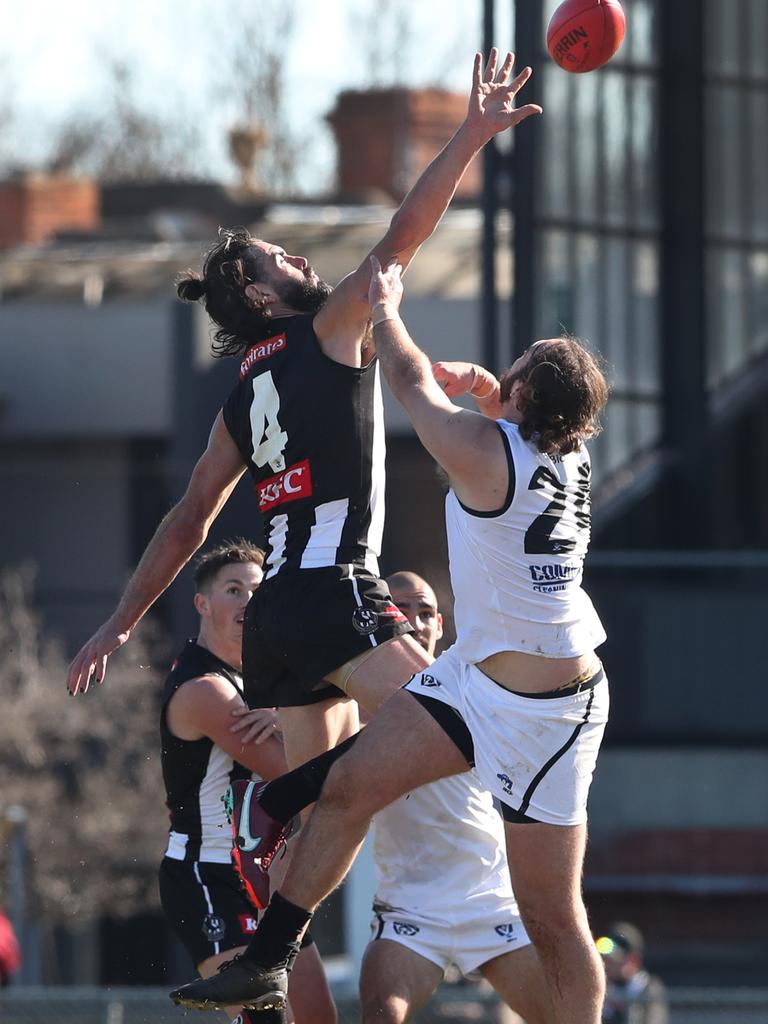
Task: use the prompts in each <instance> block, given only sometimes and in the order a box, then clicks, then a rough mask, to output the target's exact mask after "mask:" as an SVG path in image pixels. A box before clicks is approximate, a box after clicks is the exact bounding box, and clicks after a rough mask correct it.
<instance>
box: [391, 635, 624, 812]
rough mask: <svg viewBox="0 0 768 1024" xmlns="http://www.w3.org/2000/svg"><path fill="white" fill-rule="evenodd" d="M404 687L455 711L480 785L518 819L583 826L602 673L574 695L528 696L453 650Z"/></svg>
mask: <svg viewBox="0 0 768 1024" xmlns="http://www.w3.org/2000/svg"><path fill="white" fill-rule="evenodd" d="M406 689H407V690H409V691H410V692H411V693H413V694H416V695H418V696H423V697H431V698H432V699H434V700H437V701H440V702H442V703H444V704H447V705H448V706H449V707H452V708H454V709H455V711H456V712H458V714H459V716H460V717H461V718H462V720H463V721H464V723H465V724H466V726H467V728H468V729H469V732H470V734H471V736H472V741H473V744H474V753H475V765H476V768H477V774H478V775H479V777H480V781H481V782H482V784H483V785H484V786H486V787H487V788H488V789H489V790H490V791H491V793H493V795H494V796H496V797H498V799H499V800H500V801H501V803H502V804H504V805H505V807H506V808H510V809H511V810H512V812H514V814H516V815H518V816H519V820H533V821H536V822H543V823H546V824H550V825H580V824H582V823H583V822H585V821H586V820H587V795H588V793H589V787H590V783H591V782H592V775H593V772H594V770H595V763H596V761H597V752H598V750H599V748H600V741H601V740H602V738H603V732H604V731H605V724H606V722H607V720H608V705H609V698H608V682H607V680H606V678H605V673H604V672H603V671H602V669H601V670H600V672H599V673H598V674H597V676H596V677H595V680H594V683H593V684H592V685H587V686H586V687H585V688H584V689H582V690H580V691H579V692H578V693H573V694H569V695H566V696H564V697H550V696H547V697H528V696H522V695H519V694H517V693H512V692H510V691H509V690H507V689H505V688H504V687H503V686H500V685H499V684H498V683H495V682H494V681H493V680H492V679H489V678H488V676H486V675H485V674H484V673H483V672H481V671H480V669H478V668H477V667H476V666H475V665H468V664H466V663H465V662H462V661H461V660H460V659H459V658H458V656H457V654H456V653H455V648H453V647H451V648H449V649H448V650H447V651H445V652H444V653H443V654H441V655H440V657H439V658H438V659H437V660H436V661H435V662H434V663H433V664H432V665H430V666H429V668H428V669H426V670H425V671H424V672H420V673H418V675H415V676H414V677H413V679H412V680H411V681H410V682H409V683H408V684H407V686H406ZM436 717H437V716H436ZM438 721H439V718H438ZM505 817H508V815H505ZM508 820H509V819H508ZM513 820H514V819H513Z"/></svg>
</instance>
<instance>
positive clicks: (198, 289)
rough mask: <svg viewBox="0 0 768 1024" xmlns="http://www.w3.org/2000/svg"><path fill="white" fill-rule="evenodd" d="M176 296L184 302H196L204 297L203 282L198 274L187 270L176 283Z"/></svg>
mask: <svg viewBox="0 0 768 1024" xmlns="http://www.w3.org/2000/svg"><path fill="white" fill-rule="evenodd" d="M176 294H177V295H178V296H179V298H180V299H184V301H185V302H197V301H198V300H199V299H202V297H203V296H204V295H205V281H204V280H203V279H202V277H200V275H199V274H195V273H193V272H192V271H191V270H188V271H187V273H186V274H183V275H182V276H181V277H180V278H179V280H178V281H177V282H176Z"/></svg>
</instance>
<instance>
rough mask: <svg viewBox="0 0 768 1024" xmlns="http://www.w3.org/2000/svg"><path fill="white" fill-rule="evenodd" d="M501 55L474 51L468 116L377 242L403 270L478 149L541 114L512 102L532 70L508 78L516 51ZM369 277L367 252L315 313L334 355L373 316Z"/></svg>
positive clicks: (344, 357) (355, 341)
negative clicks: (484, 55) (484, 56)
mask: <svg viewBox="0 0 768 1024" xmlns="http://www.w3.org/2000/svg"><path fill="white" fill-rule="evenodd" d="M498 57H499V54H498V51H497V50H496V48H495V47H494V49H492V50H491V53H490V56H489V58H488V62H487V64H486V65H485V68H484V69H483V64H482V54H479V53H478V54H475V62H474V68H473V72H472V89H471V91H470V96H469V104H468V108H467V116H466V118H465V119H464V121H463V122H462V124H461V126H460V127H459V128H458V130H457V131H456V133H455V135H454V136H453V138H452V139H451V140H450V142H448V144H447V145H446V146H445V147H444V149H443V150H442V151H441V152H440V153H438V155H437V156H436V157H435V158H434V160H433V161H432V162H431V163H430V164H429V166H428V167H427V168H426V170H425V171H424V172H423V174H422V175H421V177H420V178H419V179H418V181H417V182H416V184H415V185H414V186H413V188H412V189H411V190H410V192H409V193H408V195H407V196H406V197H405V199H404V200H403V202H402V204H401V206H400V208H399V210H398V211H397V213H395V215H394V217H393V218H392V222H391V224H390V226H389V229H388V231H387V233H386V234H385V236H384V237H383V238H382V240H381V242H379V243H378V245H376V246H374V248H373V250H372V253H373V255H375V256H376V257H377V258H378V259H379V261H380V262H381V263H382V265H387V264H388V263H390V262H391V261H392V260H393V259H396V260H397V262H398V263H399V264H400V266H401V267H402V268H403V269H405V268H406V267H407V266H408V264H409V263H410V261H411V260H412V259H413V257H414V255H415V254H416V252H417V250H418V249H419V247H420V246H421V245H422V244H423V243H424V242H425V241H426V240H427V239H428V238H429V236H430V235H431V234H432V233H433V231H434V230H435V228H436V227H437V225H438V224H439V223H440V220H441V219H442V217H443V214H444V213H445V211H446V210H447V208H448V205H449V203H450V201H451V199H452V198H453V195H454V193H455V191H456V187H457V186H458V184H459V182H460V181H461V179H462V177H463V175H464V172H465V171H466V169H467V167H469V165H470V163H471V162H472V160H473V158H474V157H475V156H476V154H477V153H479V152H480V150H481V149H482V148H483V146H485V144H486V143H487V142H489V141H490V139H492V138H493V137H494V136H495V135H497V134H498V133H499V132H502V131H505V130H506V129H507V128H512V127H514V126H515V125H517V124H519V123H520V122H521V121H524V120H525V119H526V118H527V117H530V116H531V115H532V114H540V113H541V107H540V106H538V104H535V103H528V104H526V105H525V106H522V107H515V105H514V103H515V97H516V95H517V93H518V92H519V91H520V89H522V87H523V86H524V85H525V83H526V82H527V81H528V79H529V78H530V77H531V73H532V72H531V69H530V68H529V67H526V68H523V70H522V71H521V72H520V74H518V75H517V76H516V77H515V78H513V79H511V80H510V76H511V74H512V67H513V65H514V55H513V54H512V53H508V54H507V56H506V58H505V59H504V61H503V63H502V64H501V66H500V67H498V66H497V65H498ZM369 282H370V263H369V260H368V257H366V258H365V260H363V262H362V263H361V264H360V266H359V267H358V269H357V270H356V271H355V272H354V273H353V274H350V275H349V276H348V277H347V278H345V279H344V280H343V281H342V282H341V283H340V284H339V285H338V287H337V288H336V289H335V290H334V292H333V294H332V295H331V297H330V298H329V299H328V301H327V302H326V304H325V306H324V307H323V309H322V310H321V311H320V312H319V313H318V315H317V316H316V318H315V332H316V333H317V336H318V338H320V340H321V342H322V343H323V347H324V348H325V349H326V351H327V354H328V355H330V356H331V357H332V358H337V359H340V361H348V358H349V349H350V348H354V347H355V346H359V344H360V341H361V339H362V335H363V331H364V328H365V324H366V323H367V319H368V315H369V308H368V303H367V292H368V284H369Z"/></svg>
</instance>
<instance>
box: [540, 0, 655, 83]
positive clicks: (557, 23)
mask: <svg viewBox="0 0 768 1024" xmlns="http://www.w3.org/2000/svg"><path fill="white" fill-rule="evenodd" d="M668 2H672V3H673V2H674V0H668ZM626 24H627V23H626V18H625V17H624V11H623V10H622V7H621V4H620V3H619V0H565V2H564V3H562V4H560V6H559V7H558V8H557V10H556V11H555V13H554V14H553V15H552V18H551V19H550V22H549V27H548V28H547V50H548V51H549V55H550V57H551V58H552V60H553V61H554V62H555V63H556V64H559V65H560V67H561V68H563V70H564V71H572V72H574V73H576V74H579V73H581V72H583V71H594V70H595V68H599V67H602V65H603V64H605V63H607V62H608V61H609V60H610V59H611V57H612V56H613V55H614V53H616V51H617V50H618V48H619V47H620V46H621V42H622V40H623V38H624V32H625V29H626Z"/></svg>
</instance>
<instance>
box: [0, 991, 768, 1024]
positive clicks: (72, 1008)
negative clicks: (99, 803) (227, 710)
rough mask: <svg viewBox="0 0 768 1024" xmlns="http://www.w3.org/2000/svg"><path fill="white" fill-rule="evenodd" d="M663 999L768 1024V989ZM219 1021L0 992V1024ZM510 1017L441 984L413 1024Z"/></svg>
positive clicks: (712, 1016)
mask: <svg viewBox="0 0 768 1024" xmlns="http://www.w3.org/2000/svg"><path fill="white" fill-rule="evenodd" d="M335 995H336V997H337V1003H338V1006H339V1024H354V1022H357V1021H359V1020H360V1012H359V1008H358V1005H357V1001H356V999H355V997H354V994H353V993H352V992H351V991H350V989H349V987H348V986H344V987H343V988H340V989H339V990H338V991H336V992H335ZM668 999H669V1005H670V1013H669V1024H768V989H751V988H743V989H709V988H687V989H683V988H673V989H670V990H669V991H668ZM221 1019H222V1018H221V1015H214V1016H213V1017H212V1016H211V1014H209V1013H203V1012H200V1011H195V1010H181V1009H179V1008H178V1007H174V1006H173V1005H172V1004H171V1003H170V1002H169V1000H168V993H167V990H166V989H164V988H162V989H158V988H122V989H107V988H78V987H55V988H54V987H47V988H11V989H6V990H4V991H3V993H2V994H0V1021H2V1024H181V1022H182V1021H186V1022H187V1024H198V1022H199V1024H204V1022H205V1021H208V1022H212V1021H213V1020H221ZM514 1019H515V1018H514V1015H513V1014H510V1012H509V1011H508V1010H507V1009H506V1008H505V1007H504V1006H502V1005H501V1004H500V1003H499V1001H498V1000H497V999H496V997H495V996H493V995H491V994H487V993H485V992H479V991H477V990H475V989H473V988H472V987H471V986H470V987H466V988H464V987H461V986H442V987H441V988H440V989H439V990H438V992H437V994H436V995H435V997H434V999H433V1000H432V1002H431V1003H430V1004H429V1006H428V1007H427V1008H426V1009H425V1010H423V1011H422V1012H421V1013H420V1014H419V1016H418V1017H417V1021H418V1024H437V1022H443V1024H445V1022H447V1021H455V1022H469V1021H474V1022H477V1024H512V1022H513V1020H514Z"/></svg>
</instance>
